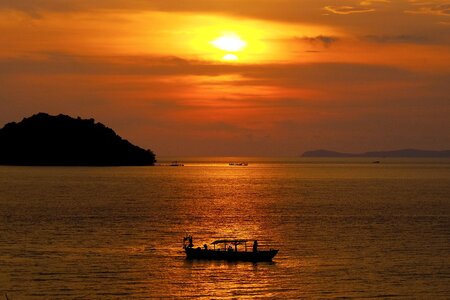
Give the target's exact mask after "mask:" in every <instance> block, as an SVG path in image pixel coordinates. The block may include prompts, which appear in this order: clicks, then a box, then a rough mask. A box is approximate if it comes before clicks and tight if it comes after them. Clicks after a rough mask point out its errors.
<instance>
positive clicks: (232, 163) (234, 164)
mask: <svg viewBox="0 0 450 300" xmlns="http://www.w3.org/2000/svg"><path fill="white" fill-rule="evenodd" d="M228 165H229V166H241V167H246V166H248V163H246V162H230V163H229V164H228Z"/></svg>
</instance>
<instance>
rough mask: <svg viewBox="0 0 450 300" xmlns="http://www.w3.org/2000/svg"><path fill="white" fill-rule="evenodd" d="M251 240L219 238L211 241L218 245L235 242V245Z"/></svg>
mask: <svg viewBox="0 0 450 300" xmlns="http://www.w3.org/2000/svg"><path fill="white" fill-rule="evenodd" d="M248 241H249V240H217V241H214V242H212V243H211V245H216V244H223V243H226V244H235V245H239V244H241V243H246V242H248Z"/></svg>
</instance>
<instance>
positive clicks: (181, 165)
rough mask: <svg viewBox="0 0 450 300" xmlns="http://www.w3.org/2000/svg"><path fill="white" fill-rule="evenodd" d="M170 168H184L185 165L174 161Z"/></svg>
mask: <svg viewBox="0 0 450 300" xmlns="http://www.w3.org/2000/svg"><path fill="white" fill-rule="evenodd" d="M169 167H184V164H182V163H180V162H178V161H173V162H171V163H170V164H169Z"/></svg>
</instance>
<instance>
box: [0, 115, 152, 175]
mask: <svg viewBox="0 0 450 300" xmlns="http://www.w3.org/2000/svg"><path fill="white" fill-rule="evenodd" d="M155 162H156V160H155V154H154V153H153V152H152V151H151V150H145V149H142V148H140V147H138V146H135V145H133V144H131V143H130V142H129V141H127V140H124V139H122V138H121V137H120V136H118V135H117V134H116V133H115V132H114V130H112V129H111V128H108V127H106V126H105V125H103V124H102V123H97V122H95V120H94V119H81V118H80V117H78V118H72V117H70V116H67V115H63V114H60V115H57V116H52V115H49V114H47V113H38V114H35V115H33V116H31V117H28V118H24V119H23V120H22V121H21V122H19V123H16V122H12V123H8V124H6V125H5V126H4V127H3V128H2V129H0V164H2V165H30V166H38V165H39V166H150V165H154V163H155Z"/></svg>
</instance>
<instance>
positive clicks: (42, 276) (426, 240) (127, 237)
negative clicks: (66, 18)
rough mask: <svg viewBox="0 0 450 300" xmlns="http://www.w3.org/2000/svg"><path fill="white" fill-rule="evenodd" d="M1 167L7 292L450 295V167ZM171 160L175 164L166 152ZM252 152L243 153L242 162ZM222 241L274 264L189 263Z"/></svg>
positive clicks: (1, 285)
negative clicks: (234, 241)
mask: <svg viewBox="0 0 450 300" xmlns="http://www.w3.org/2000/svg"><path fill="white" fill-rule="evenodd" d="M236 159H237V158H235V159H233V158H196V159H192V158H191V159H190V161H189V159H187V158H184V160H183V161H184V162H185V166H184V167H163V166H161V167H113V168H73V167H72V168H66V167H60V168H58V167H0V205H1V208H0V270H1V272H0V292H3V293H7V294H8V296H9V299H11V300H15V299H115V298H116V299H129V298H135V299H137V298H144V299H145V298H178V297H191V298H196V299H197V298H204V299H210V298H252V297H255V298H273V297H275V298H291V299H292V298H302V297H307V298H339V297H348V298H364V297H367V298H375V297H381V298H385V297H400V298H406V299H410V298H429V299H431V298H433V299H436V298H442V299H446V298H447V299H448V298H450V197H449V195H450V161H449V160H423V159H422V160H416V161H412V160H391V161H389V160H387V161H383V162H382V163H381V164H372V163H371V161H370V160H369V161H367V159H364V160H355V159H353V160H352V159H338V160H313V159H259V158H257V159H252V158H246V159H245V160H246V161H249V162H250V164H249V166H248V167H231V166H228V161H234V160H236ZM167 160H169V159H167ZM241 160H242V159H241ZM186 233H190V234H192V235H193V236H194V243H195V244H196V246H201V245H203V244H204V243H206V242H212V241H213V240H215V239H218V238H224V237H230V238H232V237H236V238H251V239H253V238H256V239H259V240H261V241H262V243H261V244H266V245H268V247H269V246H270V247H274V248H278V249H279V250H280V252H279V254H278V255H277V256H276V257H275V259H274V261H273V262H272V263H248V262H234V263H227V262H208V261H186V260H185V258H184V253H183V252H182V249H181V240H182V237H183V235H184V234H186Z"/></svg>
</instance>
